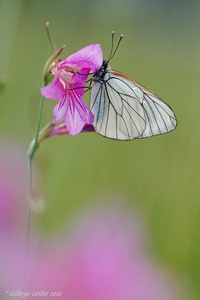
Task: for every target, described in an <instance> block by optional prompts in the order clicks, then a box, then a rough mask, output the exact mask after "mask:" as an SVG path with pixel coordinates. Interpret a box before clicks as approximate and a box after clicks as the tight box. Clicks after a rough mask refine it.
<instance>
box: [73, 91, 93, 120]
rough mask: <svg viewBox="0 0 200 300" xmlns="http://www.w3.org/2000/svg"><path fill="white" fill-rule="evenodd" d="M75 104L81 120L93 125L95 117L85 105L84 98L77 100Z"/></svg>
mask: <svg viewBox="0 0 200 300" xmlns="http://www.w3.org/2000/svg"><path fill="white" fill-rule="evenodd" d="M74 104H75V107H76V109H77V111H78V113H79V115H80V117H81V119H82V120H83V121H84V122H85V123H86V124H92V123H93V122H94V115H93V113H92V112H91V110H90V109H89V107H88V106H87V105H86V104H85V102H84V100H83V98H81V97H79V98H78V99H76V102H75V103H74Z"/></svg>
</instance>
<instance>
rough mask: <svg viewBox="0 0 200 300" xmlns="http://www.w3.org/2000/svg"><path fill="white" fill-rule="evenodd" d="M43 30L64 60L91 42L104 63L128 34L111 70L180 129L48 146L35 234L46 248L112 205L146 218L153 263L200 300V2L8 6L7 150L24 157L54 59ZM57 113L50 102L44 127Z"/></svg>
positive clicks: (2, 120) (0, 74)
mask: <svg viewBox="0 0 200 300" xmlns="http://www.w3.org/2000/svg"><path fill="white" fill-rule="evenodd" d="M46 21H49V22H50V30H51V34H52V36H53V38H54V41H55V43H56V45H57V47H58V48H59V47H61V46H62V45H63V44H65V45H66V48H65V50H64V51H63V53H62V58H63V59H64V58H65V57H67V56H68V55H69V54H71V53H73V52H75V51H77V50H79V49H80V48H82V47H84V46H86V45H89V44H92V43H100V44H101V46H102V49H103V53H104V57H105V59H106V58H107V57H108V55H109V52H110V47H111V32H112V31H113V30H115V32H116V40H115V42H117V40H118V37H119V36H120V34H123V35H124V38H123V40H122V43H121V45H120V47H119V49H118V51H117V53H116V55H115V56H114V58H113V59H112V61H111V66H112V67H113V68H114V69H116V70H120V71H122V72H124V73H126V74H127V75H129V76H131V77H133V78H134V79H136V80H137V81H139V82H140V83H142V84H143V85H144V86H146V87H148V88H149V89H151V90H153V91H154V92H155V93H156V94H158V95H160V96H161V97H162V98H164V99H165V100H166V102H167V103H169V104H170V106H172V107H173V109H174V111H175V113H176V115H177V118H178V127H177V129H176V130H175V131H173V132H172V133H170V134H167V135H163V136H158V137H153V138H150V139H144V140H135V141H132V142H116V141H112V140H108V139H105V138H103V137H101V136H99V135H97V134H95V133H85V134H80V135H78V136H75V137H70V136H60V137H56V138H50V139H48V140H46V141H45V142H44V143H43V144H42V145H41V147H40V148H39V150H38V152H37V154H36V157H35V161H34V166H35V168H37V179H36V181H37V182H38V186H39V193H40V194H41V196H42V198H43V199H44V201H45V210H44V212H43V213H42V214H40V215H39V216H35V217H33V219H34V218H35V220H34V221H33V223H32V226H33V227H34V226H37V227H38V228H39V231H40V232H41V233H42V236H43V239H44V240H45V238H49V237H51V236H56V235H57V232H59V231H60V230H62V228H63V226H66V224H67V223H68V220H72V219H74V218H75V216H77V214H79V213H80V212H81V211H85V210H87V207H91V206H94V205H96V204H97V205H100V203H101V202H102V203H105V202H106V201H109V200H108V199H109V197H111V198H112V205H113V208H114V207H115V201H113V198H115V197H116V203H118V202H124V203H125V205H126V206H127V207H129V211H131V212H132V213H133V217H134V214H135V211H134V210H135V208H137V210H138V211H140V214H141V215H142V216H143V220H145V221H144V222H145V224H146V225H145V226H146V228H148V232H149V235H150V237H151V253H152V255H153V256H154V257H155V258H156V259H157V261H159V262H160V264H161V265H163V266H165V267H166V268H167V269H170V270H172V272H173V273H175V274H176V276H177V277H178V278H179V279H180V281H183V282H184V285H188V286H190V288H189V289H191V290H192V296H191V297H190V299H193V298H194V299H200V285H199V282H200V259H199V254H200V234H199V228H200V166H199V162H200V159H199V149H200V138H199V135H200V122H199V115H200V97H199V79H200V3H199V1H197V0H193V1H187V0H184V1H183V0H182V1H180V0H175V1H170V0H160V1H159V0H151V1H148V0H142V1H141V0H134V1H131V0H124V1H119V0H107V1H105V0H101V1H95V0H91V1H90V0H86V1H81V0H73V1H69V0H65V1H62V0H58V1H52V0H48V1H47V0H43V1H39V0H34V1H31V0H26V1H25V0H24V1H23V0H16V1H11V0H1V1H0V91H1V94H0V145H1V146H3V145H4V143H5V141H11V142H12V145H16V147H21V148H22V149H23V150H22V152H23V154H24V156H25V155H26V149H27V148H28V145H29V143H30V141H31V139H32V138H33V137H34V134H35V129H36V122H37V117H38V109H39V103H40V93H39V88H40V87H41V86H42V70H43V66H44V63H45V62H46V60H47V59H48V58H49V57H50V56H51V55H52V49H51V46H50V44H49V41H48V39H47V36H46V32H45V23H46ZM86 98H87V97H86ZM54 104H55V102H52V101H50V100H46V101H45V110H44V115H43V120H42V124H43V125H45V124H46V123H48V122H49V121H51V120H52V114H51V111H52V108H53V106H54ZM0 167H1V166H0ZM19 176H20V174H19ZM27 176H28V171H27ZM104 199H106V201H105V200H104ZM102 205H103V204H102ZM72 230H73V229H72Z"/></svg>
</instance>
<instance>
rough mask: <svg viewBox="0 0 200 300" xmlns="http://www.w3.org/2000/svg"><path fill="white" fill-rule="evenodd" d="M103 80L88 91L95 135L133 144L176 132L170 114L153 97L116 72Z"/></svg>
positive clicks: (166, 106)
mask: <svg viewBox="0 0 200 300" xmlns="http://www.w3.org/2000/svg"><path fill="white" fill-rule="evenodd" d="M106 76H107V77H106ZM106 76H105V77H104V80H102V81H101V82H95V83H94V85H93V87H92V91H91V101H90V107H91V111H92V112H93V114H94V117H95V120H94V123H93V125H94V128H95V130H96V131H97V132H98V133H100V134H101V135H103V136H106V137H109V138H113V139H118V140H132V139H135V138H146V137H150V136H154V135H158V134H163V133H166V132H169V131H171V130H173V129H175V128H176V124H177V121H176V116H175V114H174V112H173V110H172V109H171V108H170V107H169V105H168V104H166V103H165V102H164V101H163V100H162V99H160V98H159V97H157V96H156V95H155V94H154V93H152V92H151V91H149V90H148V89H146V88H145V87H143V86H141V85H140V84H139V83H138V82H136V81H135V80H133V79H131V78H129V77H127V76H126V75H124V74H123V73H120V72H118V71H114V70H111V69H109V70H108V73H107V74H106Z"/></svg>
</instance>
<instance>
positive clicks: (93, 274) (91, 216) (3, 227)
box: [0, 149, 186, 300]
mask: <svg viewBox="0 0 200 300" xmlns="http://www.w3.org/2000/svg"><path fill="white" fill-rule="evenodd" d="M5 150H6V149H5ZM17 161H18V163H19V164H18V163H17ZM0 163H1V168H0V178H1V181H0V192H1V193H0V217H1V218H0V299H4V300H7V299H12V298H11V296H9V293H8V292H7V291H10V292H12V291H16V292H17V291H19V292H21V293H22V292H28V293H34V292H41V291H44V292H46V293H47V294H46V296H44V297H43V298H42V297H41V296H38V297H36V296H34V297H35V298H34V299H52V296H50V292H51V291H52V292H58V293H59V296H57V297H56V299H63V300H68V299H69V300H178V299H181V300H184V299H186V297H185V295H184V291H183V292H181V291H180V288H181V287H182V286H180V285H179V284H178V280H177V278H175V276H172V274H171V273H168V272H167V271H165V270H164V269H163V268H161V267H160V266H159V265H158V263H157V262H156V261H155V260H154V259H152V257H151V255H150V254H149V252H148V249H147V245H146V240H147V234H146V233H145V229H144V225H143V222H142V220H141V218H140V217H139V216H138V215H137V214H135V215H134V214H133V213H132V214H131V215H130V214H129V213H128V210H127V209H126V208H123V209H122V208H118V206H120V205H118V204H119V201H118V202H117V201H113V202H112V204H111V205H110V206H108V205H105V204H102V203H103V201H100V203H101V206H100V207H98V208H97V209H92V208H90V210H89V209H88V211H87V213H84V212H82V213H81V214H80V215H79V216H78V218H77V219H75V220H73V221H72V222H71V223H70V224H68V227H67V228H68V230H65V231H63V232H62V233H61V234H59V235H58V236H57V238H54V239H53V238H52V239H51V240H45V239H44V238H43V239H42V242H41V236H40V232H34V231H33V229H35V228H32V230H31V232H32V235H31V240H30V246H29V251H28V261H27V264H26V263H25V257H26V243H27V240H26V234H25V233H26V224H27V223H26V221H27V215H26V214H25V211H26V209H25V208H24V206H25V203H26V196H27V194H26V188H24V187H26V185H27V178H26V176H27V175H26V174H27V173H26V172H27V170H26V160H25V157H23V156H21V154H20V152H18V151H17V152H15V150H14V149H12V150H11V151H8V149H7V150H6V151H3V152H2V151H0ZM6 172H7V173H6ZM19 173H20V174H21V179H19ZM2 187H3V188H2ZM8 187H9V188H8ZM101 200H102V199H101ZM107 200H108V201H106V202H109V199H107ZM123 201H124V199H123ZM104 203H105V202H104ZM19 224H24V227H22V226H21V225H20V226H19ZM32 224H33V223H32ZM24 274H26V275H25V281H24ZM48 293H49V294H48ZM13 297H14V296H13ZM54 298H55V297H54ZM15 299H22V296H21V298H20V297H15ZM26 299H32V296H30V297H28V296H27V298H26Z"/></svg>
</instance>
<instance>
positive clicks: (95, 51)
mask: <svg viewBox="0 0 200 300" xmlns="http://www.w3.org/2000/svg"><path fill="white" fill-rule="evenodd" d="M102 63H103V53H102V49H101V46H100V45H99V44H92V45H89V46H86V47H84V48H82V49H81V50H79V51H77V52H76V53H74V54H72V55H70V56H68V57H67V58H66V60H65V61H63V62H62V63H61V65H63V66H64V65H68V66H70V67H74V68H78V69H82V68H89V69H90V72H96V71H98V70H99V69H100V68H101V66H102Z"/></svg>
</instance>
